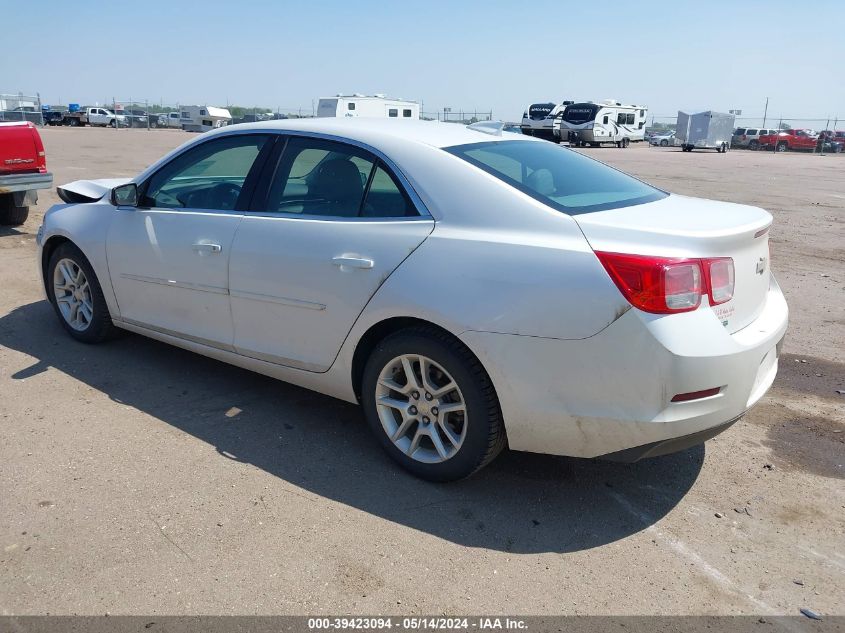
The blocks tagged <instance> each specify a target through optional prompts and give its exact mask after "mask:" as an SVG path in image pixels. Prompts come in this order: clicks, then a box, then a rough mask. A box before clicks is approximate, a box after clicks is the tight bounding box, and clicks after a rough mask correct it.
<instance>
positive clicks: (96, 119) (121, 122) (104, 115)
mask: <svg viewBox="0 0 845 633" xmlns="http://www.w3.org/2000/svg"><path fill="white" fill-rule="evenodd" d="M63 123H64V124H65V125H70V126H73V127H76V126H79V125H101V126H103V127H126V126H127V125H129V124H128V122H127V120H126V116H125V115H123V114H115V113H114V112H112V111H111V110H109V109H108V108H101V107H91V108H83V109H82V110H80V111H79V112H66V113H65V115H64V117H63Z"/></svg>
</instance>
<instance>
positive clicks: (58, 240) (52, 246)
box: [41, 235, 87, 292]
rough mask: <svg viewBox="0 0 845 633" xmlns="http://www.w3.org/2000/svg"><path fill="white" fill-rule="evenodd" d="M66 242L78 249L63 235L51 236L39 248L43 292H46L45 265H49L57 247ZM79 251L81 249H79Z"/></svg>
mask: <svg viewBox="0 0 845 633" xmlns="http://www.w3.org/2000/svg"><path fill="white" fill-rule="evenodd" d="M68 242H70V243H71V244H73V245H74V246H76V248H79V245H78V244H76V243H75V242H74V241H73V240H71V239H70V238H69V237H66V236H64V235H51V236H50V237H49V238H47V241H45V242H44V246H42V247H41V283H42V284H44V291H45V292H46V291H47V273H48V271H47V264H49V263H50V257H52V256H53V253H55V252H56V249H57V248H59V246H61V245H62V244H66V243H68ZM79 250H80V251H81V250H82V249H81V248H79ZM84 254H85V253H84V252H83V255H84ZM86 257H87V256H86Z"/></svg>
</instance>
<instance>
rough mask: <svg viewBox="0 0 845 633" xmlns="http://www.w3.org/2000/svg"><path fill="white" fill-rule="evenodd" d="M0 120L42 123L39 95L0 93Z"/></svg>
mask: <svg viewBox="0 0 845 633" xmlns="http://www.w3.org/2000/svg"><path fill="white" fill-rule="evenodd" d="M0 121H30V122H32V123H35V124H36V125H44V117H43V115H42V110H41V96H40V95H38V94H35V95H25V94H23V93H20V92H19V93H18V94H0Z"/></svg>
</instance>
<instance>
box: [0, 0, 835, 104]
mask: <svg viewBox="0 0 845 633" xmlns="http://www.w3.org/2000/svg"><path fill="white" fill-rule="evenodd" d="M36 6H37V11H35V10H34V9H35V8H36ZM71 6H72V7H73V10H72V11H69V10H68V8H69V7H71ZM0 7H2V9H0V22H2V23H4V25H5V26H3V27H2V29H0V30H2V34H3V35H2V49H3V50H2V54H0V93H2V92H18V91H22V92H24V93H34V92H36V91H37V92H40V93H41V96H42V100H43V102H45V103H65V104H66V103H68V102H76V103H81V104H86V103H94V102H103V101H111V99H112V98H115V99H117V100H128V99H129V98H130V97H131V98H132V99H134V100H137V101H143V100H149V101H150V102H164V103H165V104H168V103H169V104H176V103H182V104H187V103H195V104H207V105H225V104H226V103H231V104H238V105H248V106H252V105H255V106H263V107H270V108H273V109H275V108H277V107H280V108H281V109H282V110H290V109H294V108H298V107H301V108H303V109H305V110H306V111H310V109H311V104H312V100H313V99H316V98H318V97H320V96H330V95H334V94H335V93H338V92H347V93H352V92H360V93H365V94H374V93H385V94H387V95H389V96H394V97H400V96H401V97H405V98H408V99H414V100H417V101H422V102H423V104H424V110H425V111H437V110H442V108H443V107H444V106H448V107H451V108H452V109H453V110H458V109H464V110H475V109H477V110H480V111H481V110H483V111H486V110H491V109H492V110H493V113H494V116H495V117H496V118H502V119H507V120H518V119H519V118H520V117H521V116H522V112H523V110H524V109H525V106H526V105H528V104H529V103H532V102H538V101H557V102H559V101H562V100H564V99H575V100H584V101H585V100H601V99H606V98H611V97H612V98H615V99H618V100H620V101H624V102H627V103H637V104H646V105H648V106H649V107H650V110H651V113H652V114H653V115H657V116H660V115H674V113H675V112H676V111H677V110H678V109H714V110H723V111H724V110H728V109H734V108H741V109H742V110H743V111H744V112H743V113H744V114H746V115H751V116H755V115H758V114H762V111H763V106H764V103H765V100H766V97H769V99H770V101H769V116H770V117H772V116H774V117H778V116H780V115H784V116H786V117H791V118H799V117H805V118H809V117H821V118H823V117H827V116H839V118H840V120H841V119H843V118H845V79H843V74H842V73H843V69H844V68H845V31H843V26H845V0H817V1H815V2H814V1H804V2H801V3H796V2H794V1H780V0H770V1H762V0H761V1H759V2H755V1H743V0H737V1H735V2H727V1H724V2H723V1H721V0H698V1H697V2H687V1H683V0H676V1H674V2H668V1H667V2H663V1H651V0H636V1H634V0H629V1H627V2H617V1H616V0H606V1H605V2H596V1H593V0H580V1H579V2H570V1H568V0H530V1H528V2H524V1H523V2H504V1H499V0H487V1H486V2H476V1H466V2H463V1H461V0H452V1H451V2H440V1H439V0H426V1H425V2H409V1H407V0H394V1H390V0H343V1H336V0H314V1H310V2H309V1H307V0H298V1H296V2H287V1H281V0H280V1H276V2H271V1H265V0H251V1H249V2H236V1H234V0H229V1H227V2H218V1H217V0H191V1H189V2H178V1H158V2H97V1H76V2H70V3H69V2H68V0H62V1H61V2H58V1H56V0H40V1H39V2H38V3H33V2H31V1H29V2H26V1H25V2H17V1H15V0H0ZM10 26H12V27H13V28H9V27H10Z"/></svg>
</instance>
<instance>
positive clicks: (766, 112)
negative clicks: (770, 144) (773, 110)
mask: <svg viewBox="0 0 845 633" xmlns="http://www.w3.org/2000/svg"><path fill="white" fill-rule="evenodd" d="M768 113H769V98H768V97H766V107H765V108H763V127H766V115H767V114H768Z"/></svg>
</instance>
